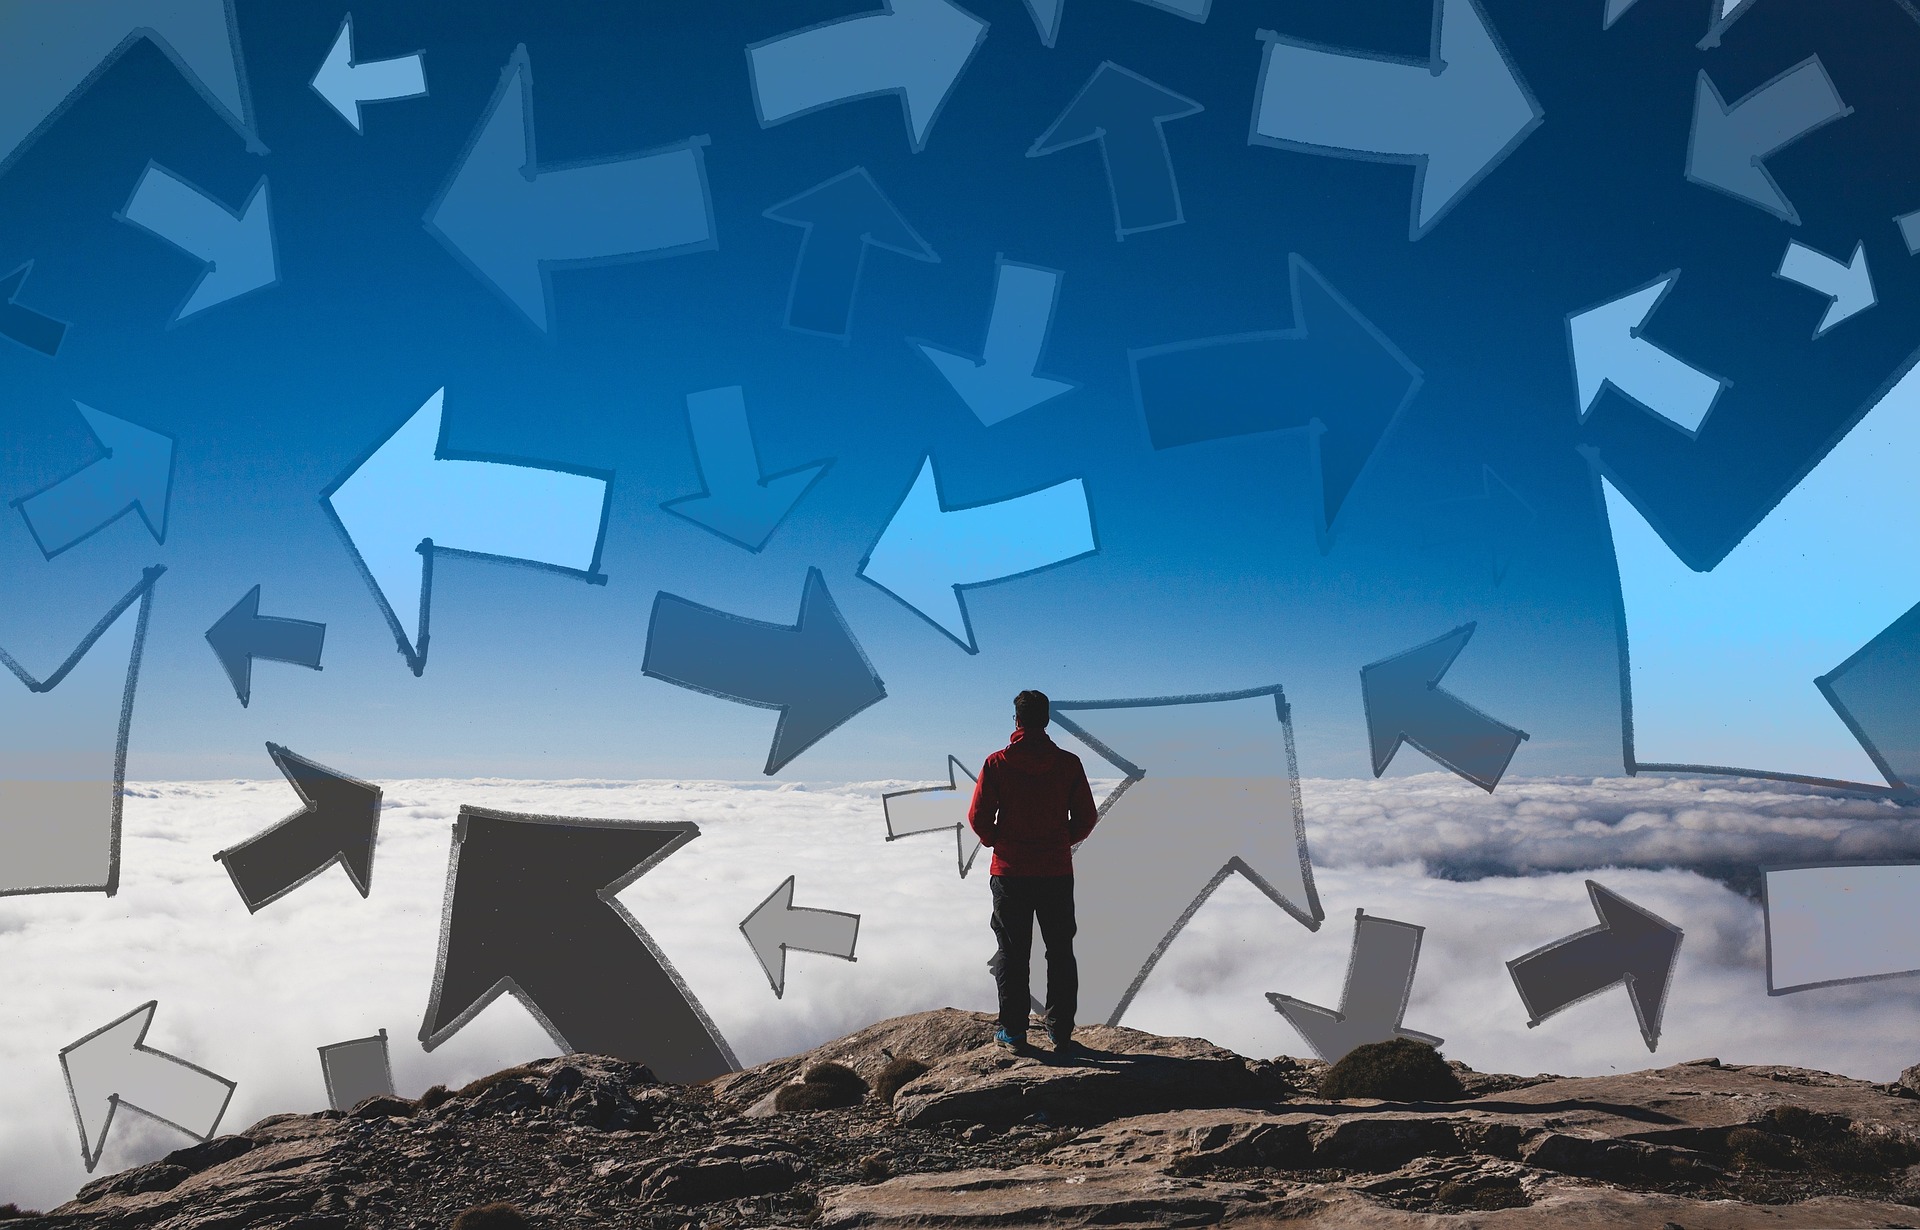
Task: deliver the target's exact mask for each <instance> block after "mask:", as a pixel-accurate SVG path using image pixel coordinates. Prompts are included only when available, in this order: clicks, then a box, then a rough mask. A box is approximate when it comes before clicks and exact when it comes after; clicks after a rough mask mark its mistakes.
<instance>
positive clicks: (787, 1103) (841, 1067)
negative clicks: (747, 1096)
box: [773, 1063, 867, 1110]
mask: <svg viewBox="0 0 1920 1230" xmlns="http://www.w3.org/2000/svg"><path fill="white" fill-rule="evenodd" d="M866 1096H867V1082H865V1081H863V1080H861V1079H860V1074H859V1073H858V1072H855V1071H854V1070H853V1069H852V1068H849V1067H848V1066H847V1065H845V1064H843V1063H817V1064H814V1065H813V1066H812V1067H811V1068H808V1069H807V1074H806V1076H804V1077H803V1078H801V1081H800V1083H799V1084H798V1085H787V1086H784V1087H783V1088H782V1089H781V1090H780V1091H779V1092H778V1093H776V1094H774V1096H773V1106H774V1109H775V1110H832V1109H835V1108H838V1107H842V1106H858V1105H860V1102H861V1101H862V1099H864V1098H865V1097H866Z"/></svg>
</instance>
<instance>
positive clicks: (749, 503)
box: [660, 384, 833, 552]
mask: <svg viewBox="0 0 1920 1230" xmlns="http://www.w3.org/2000/svg"><path fill="white" fill-rule="evenodd" d="M687 424H688V427H689V428H690V430H691V431H692V432H693V457H694V466H695V468H696V469H697V470H698V471H699V474H700V485H701V493H700V494H699V495H683V496H681V497H680V498H678V499H674V500H668V501H666V502H665V503H664V504H662V505H660V507H661V508H663V509H665V510H666V511H668V512H670V513H672V514H673V515H674V516H676V517H684V518H686V519H687V520H688V521H691V522H693V523H694V524H695V525H697V526H699V527H701V528H702V529H706V530H711V531H712V532H714V533H715V534H718V535H719V536H720V537H722V538H724V539H726V540H727V541H728V542H730V543H733V544H734V545H735V546H740V547H745V548H746V549H747V550H749V551H753V552H758V551H759V550H760V548H762V547H764V546H766V545H767V539H769V538H771V537H773V532H774V531H775V530H777V529H779V528H780V523H781V522H782V521H785V520H786V519H787V514H788V513H790V512H792V511H793V506H794V505H795V504H798V503H799V502H800V500H801V498H802V497H803V496H805V495H806V494H807V492H809V491H811V490H813V485H814V484H815V483H817V482H819V481H820V476H821V475H823V474H825V473H826V472H827V467H829V466H831V465H832V464H833V462H832V460H830V459H829V460H827V461H811V462H808V463H807V464H806V465H801V466H795V467H794V468H793V469H791V470H782V471H781V472H780V473H778V474H769V475H768V476H767V477H765V478H762V477H760V458H759V454H758V453H757V452H756V451H755V449H754V446H753V431H752V429H751V427H750V426H749V424H748V423H747V399H746V395H745V392H744V390H742V389H741V388H740V386H739V385H737V384H736V385H728V386H727V387H726V388H723V389H707V390H705V391H704V392H700V393H689V394H687Z"/></svg>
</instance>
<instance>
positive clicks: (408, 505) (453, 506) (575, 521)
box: [320, 389, 612, 675]
mask: <svg viewBox="0 0 1920 1230" xmlns="http://www.w3.org/2000/svg"><path fill="white" fill-rule="evenodd" d="M445 393H446V390H445V389H437V390H435V391H434V394H433V396H432V397H429V398H428V399H427V400H426V402H425V404H423V405H422V406H421V407H420V408H419V409H418V410H416V411H414V413H413V415H412V416H411V417H410V418H408V419H407V421H406V422H405V423H402V424H401V425H400V427H399V428H398V429H397V430H395V431H394V433H393V434H392V435H390V436H388V437H387V438H386V439H385V440H383V441H381V442H380V444H379V445H378V446H377V447H376V448H375V449H374V451H373V452H372V453H371V454H370V455H369V456H367V457H366V459H365V460H363V461H361V462H359V463H358V464H356V465H355V466H354V467H353V468H352V469H351V470H349V471H347V473H346V474H345V475H344V476H343V477H342V478H341V479H340V481H339V482H337V483H335V484H334V485H333V486H331V487H329V488H328V489H327V490H325V491H323V492H322V493H321V495H320V500H321V503H322V504H323V505H325V506H326V508H327V510H328V511H329V512H330V513H331V514H332V515H333V517H334V519H335V521H336V522H337V523H338V525H339V528H340V532H341V533H342V534H344V535H345V536H346V539H347V546H348V549H349V550H351V551H352V552H353V554H354V558H355V559H356V560H357V561H359V564H360V567H361V569H362V570H363V571H364V572H365V573H366V576H367V583H368V584H369V585H371V586H372V587H373V592H374V597H375V598H377V599H379V601H380V609H381V610H382V611H384V612H385V613H386V616H387V623H388V625H389V626H391V627H392V629H393V634H394V637H395V639H396V640H397V641H398V642H399V646H400V652H401V654H402V655H404V656H405V657H406V659H407V663H408V665H409V666H411V667H412V668H413V673H414V674H415V675H418V674H420V673H421V672H422V671H424V670H426V668H427V616H428V613H429V609H430V600H431V598H432V596H433V567H432V564H433V557H434V555H435V554H453V555H471V556H480V557H483V558H488V559H500V560H509V561H512V562H515V563H522V564H533V565H538V566H541V567H545V568H550V569H552V570H553V571H556V572H564V573H567V574H568V575H571V576H577V577H580V578H581V579H582V580H586V581H589V582H592V583H594V584H600V585H604V584H605V583H606V577H604V576H602V575H601V574H600V548H601V544H602V542H603V540H604V538H605V535H606V510H607V502H608V500H609V498H610V496H609V494H608V491H609V486H610V482H609V480H610V479H611V477H612V476H611V475H600V474H592V473H577V472H570V471H565V470H560V469H557V468H553V467H549V466H546V465H542V464H541V463H537V462H517V461H516V462H511V463H508V462H500V461H465V460H460V459H458V458H457V457H455V456H453V455H451V454H448V453H447V452H446V451H444V449H443V448H442V447H441V445H440V443H439V441H440V440H441V438H442V434H443V433H442V429H441V402H442V399H443V397H444V395H445ZM402 611H407V612H409V613H410V614H412V615H413V616H414V618H412V619H410V620H407V621H405V622H403V621H402V617H401V615H400V612H402Z"/></svg>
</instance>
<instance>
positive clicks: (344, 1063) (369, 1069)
mask: <svg viewBox="0 0 1920 1230" xmlns="http://www.w3.org/2000/svg"><path fill="white" fill-rule="evenodd" d="M318 1049H319V1051H320V1075H321V1078H322V1079H323V1080H325V1081H326V1084H327V1104H328V1105H329V1106H331V1107H333V1108H334V1109H335V1110H338V1111H349V1110H352V1109H353V1108H354V1107H356V1106H358V1105H360V1103H362V1102H364V1101H366V1100H367V1099H368V1098H370V1097H373V1096H374V1095H375V1094H380V1093H392V1092H393V1064H392V1063H391V1062H390V1061H389V1060H388V1058H387V1031H386V1030H384V1029H382V1030H381V1031H380V1032H379V1033H377V1034H375V1035H374V1036H373V1037H371V1038H355V1039H353V1040H352V1041H351V1042H335V1043H333V1044H332V1045H331V1046H323V1047H320V1048H318Z"/></svg>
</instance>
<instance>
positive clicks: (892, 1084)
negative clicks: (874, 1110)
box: [873, 1055, 927, 1106]
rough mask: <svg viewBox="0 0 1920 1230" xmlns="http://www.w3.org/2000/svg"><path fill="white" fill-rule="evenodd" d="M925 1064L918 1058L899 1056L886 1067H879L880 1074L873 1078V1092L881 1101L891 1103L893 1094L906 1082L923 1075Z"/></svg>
mask: <svg viewBox="0 0 1920 1230" xmlns="http://www.w3.org/2000/svg"><path fill="white" fill-rule="evenodd" d="M926 1071H927V1065H926V1064H924V1063H921V1062H920V1061H919V1060H918V1059H912V1058H908V1057H907V1056H904V1055H903V1056H901V1057H900V1058H898V1059H895V1060H893V1061H892V1062H891V1063H889V1064H888V1065H887V1066H886V1067H884V1068H882V1069H880V1075H878V1076H876V1077H874V1078H873V1092H874V1095H875V1096H877V1097H878V1098H879V1099H880V1101H881V1102H883V1103H885V1104H886V1105H888V1106H891V1105H893V1096H894V1095H895V1094H897V1093H899V1092H900V1090H901V1089H902V1088H903V1087H904V1086H906V1085H907V1084H908V1083H910V1082H911V1081H913V1080H914V1079H916V1078H917V1077H920V1076H922V1075H924V1074H925V1073H926Z"/></svg>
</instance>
